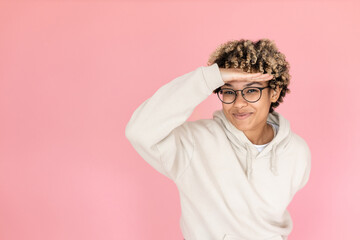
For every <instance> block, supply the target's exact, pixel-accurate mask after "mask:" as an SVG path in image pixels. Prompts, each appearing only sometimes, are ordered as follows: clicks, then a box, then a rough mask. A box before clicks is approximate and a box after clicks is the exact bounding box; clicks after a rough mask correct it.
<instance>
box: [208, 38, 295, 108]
mask: <svg viewBox="0 0 360 240" xmlns="http://www.w3.org/2000/svg"><path fill="white" fill-rule="evenodd" d="M214 63H217V65H218V66H219V68H240V69H242V70H243V71H245V72H251V73H254V72H261V73H269V74H271V75H273V76H274V78H273V79H271V80H270V81H269V86H270V87H271V89H275V88H276V86H279V87H280V88H281V92H280V96H279V98H278V100H277V101H276V102H272V103H271V105H270V109H269V113H272V112H273V111H274V108H276V107H278V106H279V105H280V103H281V102H283V98H284V97H285V95H286V93H290V89H289V88H288V86H289V84H290V78H291V76H290V74H289V69H290V65H289V63H288V62H287V61H286V59H285V55H284V54H282V53H281V52H279V51H278V49H277V47H276V45H275V43H274V42H273V41H271V40H269V39H266V38H264V39H260V40H258V41H255V42H253V41H250V40H244V39H241V40H231V41H228V42H226V43H223V44H221V45H220V46H219V47H217V49H216V50H215V51H214V52H213V53H211V55H210V57H209V60H208V62H207V65H208V66H210V65H212V64H214ZM219 91H220V87H219V88H217V89H215V90H214V91H213V93H214V94H217V92H219Z"/></svg>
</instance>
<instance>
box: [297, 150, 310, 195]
mask: <svg viewBox="0 0 360 240" xmlns="http://www.w3.org/2000/svg"><path fill="white" fill-rule="evenodd" d="M304 160H305V166H304V168H303V171H302V175H301V178H300V180H301V181H300V184H299V186H298V189H297V191H299V190H300V189H302V188H303V187H304V186H305V185H306V183H307V182H308V181H309V177H310V170H311V152H310V149H309V146H308V145H307V144H306V143H305V159H304Z"/></svg>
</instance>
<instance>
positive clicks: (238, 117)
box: [233, 113, 252, 120]
mask: <svg viewBox="0 0 360 240" xmlns="http://www.w3.org/2000/svg"><path fill="white" fill-rule="evenodd" d="M251 114H252V113H247V114H245V115H243V116H240V115H239V114H235V113H234V114H233V116H234V117H235V118H236V119H239V120H243V119H246V118H248V117H249V116H250V115H251Z"/></svg>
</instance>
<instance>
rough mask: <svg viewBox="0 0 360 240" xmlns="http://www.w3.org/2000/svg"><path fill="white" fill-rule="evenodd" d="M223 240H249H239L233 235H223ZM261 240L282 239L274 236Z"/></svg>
mask: <svg viewBox="0 0 360 240" xmlns="http://www.w3.org/2000/svg"><path fill="white" fill-rule="evenodd" d="M223 240H249V239H245V238H241V237H238V236H236V235H233V234H225V236H224V238H223ZM263 240H283V238H282V237H281V236H280V235H276V236H273V237H271V238H264V239H263Z"/></svg>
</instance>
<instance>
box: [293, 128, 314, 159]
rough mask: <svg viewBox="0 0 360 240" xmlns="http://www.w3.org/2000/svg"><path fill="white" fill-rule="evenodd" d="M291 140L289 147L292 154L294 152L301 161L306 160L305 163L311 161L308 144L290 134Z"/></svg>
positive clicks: (294, 134)
mask: <svg viewBox="0 0 360 240" xmlns="http://www.w3.org/2000/svg"><path fill="white" fill-rule="evenodd" d="M291 134H292V138H291V147H292V149H293V151H294V152H296V155H297V156H298V157H300V158H302V159H306V160H307V161H310V159H311V151H310V147H309V145H308V143H307V142H306V141H305V139H304V138H303V137H301V136H299V135H298V134H296V133H294V132H292V133H291Z"/></svg>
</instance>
